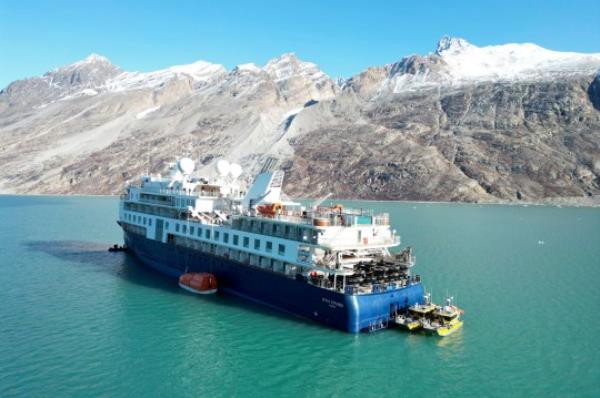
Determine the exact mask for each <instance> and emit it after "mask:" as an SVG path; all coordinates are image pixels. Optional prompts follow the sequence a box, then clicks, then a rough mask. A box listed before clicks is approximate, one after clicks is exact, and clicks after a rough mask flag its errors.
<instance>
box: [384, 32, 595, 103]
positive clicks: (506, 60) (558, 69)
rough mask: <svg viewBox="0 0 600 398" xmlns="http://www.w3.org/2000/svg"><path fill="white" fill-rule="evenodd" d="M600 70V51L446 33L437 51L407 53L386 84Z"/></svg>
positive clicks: (401, 86) (398, 87)
mask: <svg viewBox="0 0 600 398" xmlns="http://www.w3.org/2000/svg"><path fill="white" fill-rule="evenodd" d="M599 68H600V54H581V53H572V52H559V51H551V50H547V49H545V48H542V47H540V46H538V45H535V44H532V43H519V44H515V43H510V44H502V45H492V46H485V47H478V46H475V45H473V44H470V43H469V42H467V41H466V40H464V39H460V38H454V37H443V38H442V39H440V41H439V43H438V45H437V49H436V52H435V54H430V55H428V56H426V57H420V56H412V57H406V58H404V59H403V60H402V61H400V62H398V63H396V64H394V65H393V66H392V67H391V69H390V74H389V77H388V80H387V82H386V83H385V84H386V85H388V86H391V87H392V90H393V91H394V92H401V91H411V90H415V89H420V88H423V87H430V86H440V85H442V86H459V85H463V84H473V83H477V82H490V81H503V82H515V81H541V80H554V79H558V78H563V77H567V76H577V75H592V74H594V73H596V71H597V70H598V69H599Z"/></svg>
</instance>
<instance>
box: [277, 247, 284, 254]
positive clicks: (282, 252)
mask: <svg viewBox="0 0 600 398" xmlns="http://www.w3.org/2000/svg"><path fill="white" fill-rule="evenodd" d="M277 253H279V255H280V256H283V255H284V254H285V245H281V244H280V245H279V247H278V248H277Z"/></svg>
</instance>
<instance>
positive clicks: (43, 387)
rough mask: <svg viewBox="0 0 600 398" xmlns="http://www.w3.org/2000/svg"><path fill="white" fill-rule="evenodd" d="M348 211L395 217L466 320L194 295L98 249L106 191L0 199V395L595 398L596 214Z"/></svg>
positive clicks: (107, 208) (106, 233)
mask: <svg viewBox="0 0 600 398" xmlns="http://www.w3.org/2000/svg"><path fill="white" fill-rule="evenodd" d="M347 204H350V203H347ZM351 204H352V205H353V206H354V207H363V208H375V209H376V210H379V211H386V212H389V213H390V215H391V219H392V223H393V227H394V228H395V229H397V230H398V232H399V233H400V234H401V235H402V241H403V243H402V245H403V246H405V245H410V246H413V248H414V250H415V254H416V256H417V266H416V267H415V269H414V272H415V273H419V274H421V275H422V277H423V279H424V281H425V284H426V287H427V288H428V289H429V290H431V291H432V292H433V296H434V300H435V301H442V300H443V298H444V297H443V296H444V295H445V294H446V291H447V290H448V291H449V292H450V293H452V294H454V296H455V297H456V298H457V300H458V304H459V305H460V306H461V307H464V308H465V310H466V314H465V321H466V322H465V326H464V328H463V330H461V331H460V332H458V333H457V334H455V335H452V336H450V337H447V338H445V339H440V338H437V337H432V336H425V335H410V334H407V333H403V332H400V331H398V330H385V331H382V332H377V333H375V334H371V335H367V334H361V335H356V336H355V335H350V334H346V333H343V332H339V331H336V330H332V329H328V328H326V327H323V326H320V325H318V324H314V323H310V322H307V321H304V320H302V319H298V318H294V317H290V316H287V315H282V314H279V313H277V312H274V311H271V310H266V309H263V308H261V307H258V306H255V305H252V304H248V303H245V302H243V301H241V300H239V299H237V298H232V297H226V296H223V295H216V296H213V297H196V296H192V295H190V294H187V293H186V292H184V291H181V290H180V289H179V288H178V286H177V284H176V282H175V281H174V280H171V279H166V278H164V277H162V276H161V275H159V274H157V273H155V272H153V271H150V270H147V269H145V268H144V267H142V266H140V264H138V263H137V262H136V261H135V260H134V259H133V258H131V257H129V256H128V255H126V254H123V253H108V252H107V251H106V248H107V246H108V244H112V243H116V242H121V234H120V232H119V229H118V227H117V225H116V224H115V221H114V220H115V217H116V209H117V199H116V198H100V197H98V198H96V197H91V198H85V197H63V198H60V197H16V196H4V197H0V220H1V224H0V253H1V256H0V299H1V300H0V396H2V397H10V396H21V397H35V396H70V397H74V396H94V397H95V396H110V397H131V396H207V397H212V396H244V397H246V396H256V397H263V396H283V395H285V396H342V395H343V396H349V395H350V396H375V395H378V396H380V395H384V396H386V395H387V396H413V395H420V396H436V395H438V394H441V395H442V396H473V397H480V396H489V397H496V396H527V397H532V396H560V397H564V396H581V397H594V396H598V395H599V393H600V342H599V340H598V338H599V337H598V336H599V334H598V332H599V331H600V317H598V313H600V290H599V286H600V211H599V210H598V209H590V208H556V207H541V206H540V207H538V206H530V207H519V206H492V205H487V206H480V205H461V204H424V203H394V202H353V203H351ZM265 288H268V287H265Z"/></svg>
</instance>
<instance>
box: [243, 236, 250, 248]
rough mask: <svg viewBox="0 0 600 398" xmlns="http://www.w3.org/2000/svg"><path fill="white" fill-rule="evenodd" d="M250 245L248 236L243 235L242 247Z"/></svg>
mask: <svg viewBox="0 0 600 398" xmlns="http://www.w3.org/2000/svg"><path fill="white" fill-rule="evenodd" d="M249 245H250V238H248V237H247V236H244V247H248V246H249Z"/></svg>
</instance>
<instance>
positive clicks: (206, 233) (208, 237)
mask: <svg viewBox="0 0 600 398" xmlns="http://www.w3.org/2000/svg"><path fill="white" fill-rule="evenodd" d="M204 237H205V238H206V239H210V229H207V230H205V231H204Z"/></svg>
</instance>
